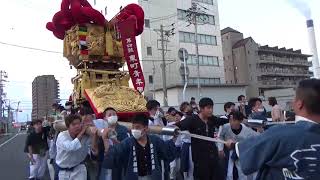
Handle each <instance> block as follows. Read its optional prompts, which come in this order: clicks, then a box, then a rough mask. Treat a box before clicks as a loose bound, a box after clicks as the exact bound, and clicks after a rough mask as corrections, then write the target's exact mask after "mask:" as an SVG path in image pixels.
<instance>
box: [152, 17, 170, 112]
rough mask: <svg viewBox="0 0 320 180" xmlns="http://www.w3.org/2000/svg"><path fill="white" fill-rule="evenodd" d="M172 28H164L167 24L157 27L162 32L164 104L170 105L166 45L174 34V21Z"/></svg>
mask: <svg viewBox="0 0 320 180" xmlns="http://www.w3.org/2000/svg"><path fill="white" fill-rule="evenodd" d="M170 26H172V28H171V29H170V30H165V29H164V28H165V27H167V26H164V25H162V24H161V25H160V29H156V30H155V31H156V32H159V33H160V39H159V41H160V42H161V48H160V49H159V50H160V51H161V56H162V58H161V59H162V63H161V71H162V72H161V74H162V88H163V105H164V106H168V91H167V77H166V66H167V65H166V57H165V56H166V51H168V50H167V48H166V45H165V43H168V38H169V37H170V36H172V35H174V34H175V33H174V29H175V28H174V27H173V26H174V23H173V24H171V25H170Z"/></svg>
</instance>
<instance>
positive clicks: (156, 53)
mask: <svg viewBox="0 0 320 180" xmlns="http://www.w3.org/2000/svg"><path fill="white" fill-rule="evenodd" d="M139 2H140V5H141V6H142V7H143V9H144V10H145V30H144V32H143V34H142V35H141V56H142V57H141V58H142V65H143V70H144V76H145V78H146V80H147V81H146V95H147V96H149V97H152V95H153V90H156V89H159V88H162V87H163V80H162V69H161V64H162V52H161V41H160V36H159V29H160V26H161V25H163V26H164V30H165V31H168V33H169V36H166V39H165V40H166V42H165V46H166V48H165V49H166V50H165V60H166V71H165V73H166V85H167V87H173V86H176V87H181V85H183V84H184V77H183V76H181V75H180V72H179V70H180V67H181V65H182V62H181V61H180V59H179V58H178V50H179V49H180V48H185V49H186V50H187V51H188V54H189V58H188V60H187V65H188V68H189V78H188V83H189V85H196V84H197V72H198V71H197V59H196V47H195V27H194V25H192V24H191V25H190V23H189V22H188V21H187V18H188V16H189V15H188V14H189V12H188V11H187V10H188V9H189V8H191V4H192V2H191V0H175V1H172V0H163V1H144V0H142V1H139ZM193 2H195V3H197V5H198V7H199V8H200V9H201V8H202V9H203V14H201V15H200V16H199V18H198V20H199V25H198V36H197V37H198V38H197V39H198V43H199V64H200V84H201V85H203V86H210V85H212V86H216V85H218V84H224V82H225V80H224V71H223V69H224V65H223V60H222V43H221V36H220V30H219V27H220V23H219V13H218V6H217V0H197V1H193ZM171 30H172V31H171ZM170 31H171V32H174V34H170ZM176 95H177V96H178V95H179V94H176ZM159 101H161V102H162V100H161V99H159ZM169 105H170V103H169Z"/></svg>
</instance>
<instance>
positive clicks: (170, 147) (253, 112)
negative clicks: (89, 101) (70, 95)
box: [25, 79, 320, 180]
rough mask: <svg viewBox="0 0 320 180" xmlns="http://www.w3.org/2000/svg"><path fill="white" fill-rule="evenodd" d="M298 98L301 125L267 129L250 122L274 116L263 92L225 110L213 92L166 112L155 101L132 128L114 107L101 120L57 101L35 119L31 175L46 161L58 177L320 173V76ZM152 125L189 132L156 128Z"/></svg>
mask: <svg viewBox="0 0 320 180" xmlns="http://www.w3.org/2000/svg"><path fill="white" fill-rule="evenodd" d="M268 100H269V105H270V106H271V107H272V111H271V118H272V120H273V121H274V122H280V121H285V117H284V115H283V113H282V109H281V107H280V106H279V105H278V104H277V101H276V99H275V98H269V99H268ZM293 104H294V110H295V113H296V123H295V124H293V125H283V123H281V125H276V126H274V127H270V128H268V129H264V128H263V127H262V126H261V127H251V126H250V125H249V124H247V123H246V121H247V119H261V120H267V112H266V109H265V108H264V107H263V105H262V100H261V99H259V98H251V99H250V100H249V101H248V103H247V102H246V98H245V96H243V95H240V96H239V97H238V102H237V103H233V102H226V103H225V105H224V111H225V114H224V115H222V116H219V117H217V116H214V115H213V114H214V102H213V100H212V99H211V98H202V99H200V100H199V102H198V103H197V102H196V100H195V98H192V99H191V101H190V102H183V103H181V105H180V107H179V109H176V108H174V107H170V108H168V109H167V111H166V112H165V111H164V110H163V109H162V108H161V107H160V103H159V102H158V101H156V100H149V101H148V102H147V104H146V109H147V110H148V114H149V115H146V114H136V115H135V116H134V117H132V118H131V122H132V127H131V130H130V129H127V128H126V127H125V126H122V125H120V124H119V123H118V122H119V118H118V116H117V111H116V110H115V109H114V108H113V107H108V108H106V109H105V111H104V113H103V116H104V118H103V119H96V118H95V115H94V114H93V112H92V110H91V109H90V108H89V107H88V106H86V104H83V105H82V106H81V107H80V109H78V110H75V109H73V108H72V103H70V102H67V103H66V106H65V108H64V107H62V106H61V105H58V104H54V105H53V108H54V111H55V115H54V116H53V118H48V120H46V121H41V120H35V121H33V122H32V127H33V130H32V131H31V132H30V133H29V134H28V137H27V140H26V146H25V152H26V153H27V155H28V157H29V159H30V176H29V179H34V180H36V179H41V178H43V176H44V173H45V170H46V167H47V165H48V166H49V167H50V168H51V171H50V172H53V173H51V179H54V180H87V179H89V180H171V179H174V180H184V179H185V180H225V179H226V180H254V179H259V180H260V179H261V180H275V179H277V180H278V179H279V180H282V179H283V180H285V179H310V180H316V179H320V169H319V167H320V164H319V162H320V161H319V159H320V125H319V123H320V108H319V107H320V105H319V104H320V80H315V79H311V80H304V81H301V82H300V84H299V86H298V87H297V90H296V97H295V100H294V102H293ZM57 120H64V122H65V125H66V127H67V130H66V131H62V132H58V131H55V130H54V129H53V128H52V122H53V121H57ZM150 126H161V127H172V126H175V127H178V128H179V129H180V131H181V132H187V133H180V134H173V135H172V136H168V135H161V134H151V133H150V132H149V130H148V127H150ZM192 135H200V137H208V138H209V140H208V139H202V138H196V137H194V136H192ZM210 139H211V140H212V139H216V140H217V139H219V140H220V141H215V142H213V141H210Z"/></svg>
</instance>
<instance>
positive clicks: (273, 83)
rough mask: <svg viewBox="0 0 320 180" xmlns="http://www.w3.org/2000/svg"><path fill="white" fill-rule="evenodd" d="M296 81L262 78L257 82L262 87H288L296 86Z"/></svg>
mask: <svg viewBox="0 0 320 180" xmlns="http://www.w3.org/2000/svg"><path fill="white" fill-rule="evenodd" d="M298 82H299V81H292V80H291V81H290V80H284V81H280V80H262V81H259V82H258V85H259V86H260V87H263V88H290V87H296V86H297V83H298Z"/></svg>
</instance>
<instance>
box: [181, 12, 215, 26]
mask: <svg viewBox="0 0 320 180" xmlns="http://www.w3.org/2000/svg"><path fill="white" fill-rule="evenodd" d="M177 14H178V19H179V20H184V21H186V20H188V14H189V12H188V11H186V10H182V9H178V12H177ZM197 21H198V22H199V23H203V24H211V25H215V18H214V16H212V15H209V14H204V13H203V14H201V15H199V16H198V18H197Z"/></svg>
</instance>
